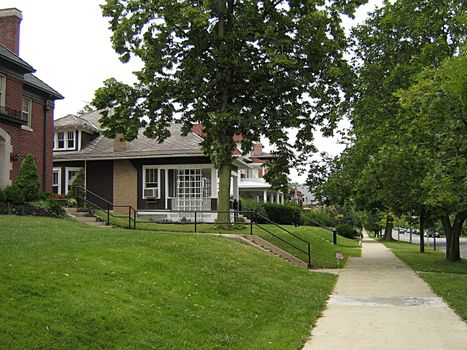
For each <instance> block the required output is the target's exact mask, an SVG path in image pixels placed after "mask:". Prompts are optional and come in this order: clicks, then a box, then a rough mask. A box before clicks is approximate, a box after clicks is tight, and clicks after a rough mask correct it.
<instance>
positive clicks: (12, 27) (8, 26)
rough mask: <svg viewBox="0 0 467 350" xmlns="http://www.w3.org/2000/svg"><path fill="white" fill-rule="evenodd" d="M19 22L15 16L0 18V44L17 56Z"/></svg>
mask: <svg viewBox="0 0 467 350" xmlns="http://www.w3.org/2000/svg"><path fill="white" fill-rule="evenodd" d="M20 22H21V20H20V19H19V18H18V17H15V16H8V17H0V28H1V30H0V43H2V44H3V46H5V47H7V48H8V49H10V50H11V51H13V52H14V53H16V54H17V55H18V53H19V24H20Z"/></svg>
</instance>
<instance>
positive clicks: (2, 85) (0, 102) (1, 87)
mask: <svg viewBox="0 0 467 350" xmlns="http://www.w3.org/2000/svg"><path fill="white" fill-rule="evenodd" d="M5 95H6V78H5V76H4V75H0V107H5Z"/></svg>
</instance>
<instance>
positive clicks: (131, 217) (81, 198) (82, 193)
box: [73, 186, 137, 229]
mask: <svg viewBox="0 0 467 350" xmlns="http://www.w3.org/2000/svg"><path fill="white" fill-rule="evenodd" d="M73 195H74V197H75V198H76V201H77V202H78V207H84V206H85V205H88V206H91V207H92V208H93V209H97V210H101V211H103V212H105V215H106V220H105V223H106V225H110V217H113V218H119V219H127V218H128V228H129V229H131V228H133V229H136V213H137V211H136V210H135V209H134V208H133V207H132V206H131V205H115V204H113V203H111V202H110V201H108V200H107V199H105V198H103V197H101V196H99V195H98V194H96V193H94V192H91V191H89V190H88V189H87V188H84V187H82V186H76V187H74V193H73ZM89 197H91V198H89ZM99 202H100V203H99ZM116 208H117V209H118V208H125V210H128V215H123V214H122V215H118V214H116V213H115V212H114V210H115V209H116ZM132 224H133V225H132Z"/></svg>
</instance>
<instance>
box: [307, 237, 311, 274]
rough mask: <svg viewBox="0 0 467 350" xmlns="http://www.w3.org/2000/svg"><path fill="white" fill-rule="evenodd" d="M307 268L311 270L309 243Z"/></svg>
mask: <svg viewBox="0 0 467 350" xmlns="http://www.w3.org/2000/svg"><path fill="white" fill-rule="evenodd" d="M307 245H308V268H309V269H311V249H310V242H308V244H307Z"/></svg>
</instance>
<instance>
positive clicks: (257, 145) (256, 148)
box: [253, 142, 263, 156]
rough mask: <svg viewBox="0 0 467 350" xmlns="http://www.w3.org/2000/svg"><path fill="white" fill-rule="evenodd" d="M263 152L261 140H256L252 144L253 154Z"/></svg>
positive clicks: (256, 154) (258, 154) (257, 154)
mask: <svg viewBox="0 0 467 350" xmlns="http://www.w3.org/2000/svg"><path fill="white" fill-rule="evenodd" d="M262 153H263V145H262V144H261V142H256V143H255V144H254V145H253V156H260V155H261V154H262Z"/></svg>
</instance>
